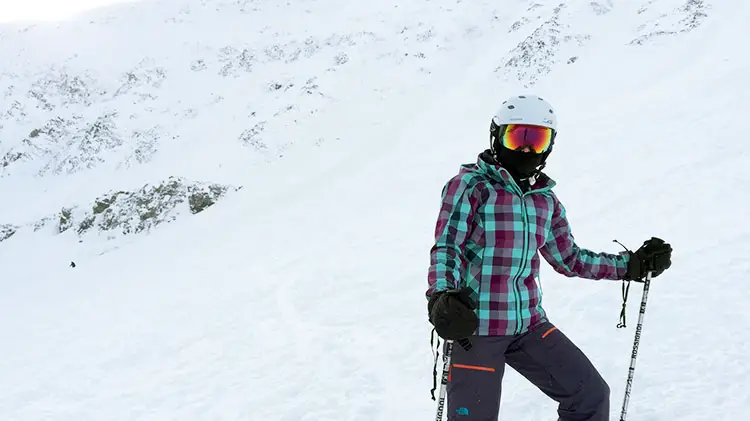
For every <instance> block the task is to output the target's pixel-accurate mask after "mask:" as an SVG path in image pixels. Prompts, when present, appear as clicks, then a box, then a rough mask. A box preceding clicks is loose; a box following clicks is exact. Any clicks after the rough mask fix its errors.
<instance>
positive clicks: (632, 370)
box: [620, 272, 651, 421]
mask: <svg viewBox="0 0 750 421" xmlns="http://www.w3.org/2000/svg"><path fill="white" fill-rule="evenodd" d="M650 285H651V272H648V274H646V281H645V282H644V283H643V298H642V299H641V310H640V311H639V312H638V325H637V326H636V327H635V341H634V342H633V353H632V354H631V356H630V368H629V369H628V381H627V383H626V384H625V398H624V400H623V402H622V412H621V413H620V421H625V417H626V416H627V414H628V403H630V390H631V389H632V387H633V376H634V375H635V359H636V357H637V356H638V346H639V345H640V343H641V330H643V315H644V314H646V300H647V299H648V288H649V286H650Z"/></svg>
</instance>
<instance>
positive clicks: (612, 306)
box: [0, 0, 750, 421]
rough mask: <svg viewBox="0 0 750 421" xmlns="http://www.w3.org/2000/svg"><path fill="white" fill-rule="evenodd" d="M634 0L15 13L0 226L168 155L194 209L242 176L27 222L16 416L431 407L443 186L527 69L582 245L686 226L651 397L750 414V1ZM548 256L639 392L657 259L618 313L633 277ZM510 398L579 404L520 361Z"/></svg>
mask: <svg viewBox="0 0 750 421" xmlns="http://www.w3.org/2000/svg"><path fill="white" fill-rule="evenodd" d="M621 3H623V2H613V1H596V2H593V1H570V2H561V3H554V2H533V1H520V0H518V1H511V2H503V4H502V5H499V4H498V3H497V2H489V1H486V2H485V1H477V2H466V1H464V2H456V1H444V0H440V1H417V2H409V3H408V4H402V3H399V2H367V3H366V4H358V3H355V2H344V1H334V0H328V1H322V0H320V1H312V0H310V1H299V2H289V4H286V3H283V4H279V3H278V2H271V1H244V2H239V1H207V0H204V1H197V0H195V1H188V0H180V1H171V2H148V1H147V2H140V3H134V4H130V5H128V4H126V5H120V6H113V7H112V8H107V9H102V10H100V11H96V12H94V13H92V14H89V15H86V16H85V17H81V18H79V19H77V20H74V21H72V22H66V23H61V24H59V25H55V24H39V25H36V26H32V27H28V26H27V25H22V26H19V25H6V26H4V27H2V34H1V35H0V54H1V55H0V63H2V65H1V66H0V73H1V74H2V79H0V98H2V100H0V114H2V117H1V118H2V120H0V124H1V125H2V128H1V129H0V156H8V155H7V154H8V153H9V152H12V155H10V156H17V154H19V153H20V154H22V156H21V157H20V158H19V159H15V160H13V162H12V163H10V164H8V165H6V166H5V167H4V169H2V170H1V171H2V173H1V174H2V178H0V198H1V199H0V200H1V201H0V203H1V204H2V205H0V239H2V236H3V234H2V232H3V231H2V230H3V228H2V226H1V225H2V224H12V225H14V226H23V224H33V223H34V222H35V221H38V220H41V219H42V218H44V217H46V216H49V215H51V214H55V215H58V216H57V219H55V222H56V223H58V224H59V223H60V222H61V221H60V220H59V214H56V212H60V211H61V209H62V208H65V209H70V208H73V207H74V206H79V207H80V209H79V210H80V212H81V213H80V215H81V216H80V218H82V220H86V219H87V218H88V217H90V216H91V215H94V214H95V209H100V210H102V211H104V210H105V208H102V207H101V206H102V205H101V204H102V203H104V204H107V203H109V202H106V200H111V199H112V197H113V194H112V193H117V192H120V191H123V192H126V193H125V196H123V195H116V196H117V197H116V198H115V199H117V198H119V197H130V196H127V195H128V194H131V193H132V194H133V196H134V197H140V196H138V195H136V194H135V193H136V192H139V191H144V192H152V191H156V188H153V189H150V188H146V187H144V186H145V185H146V184H147V183H149V185H152V186H154V185H157V183H164V182H165V181H167V180H170V179H169V177H175V178H173V179H172V180H173V181H174V180H191V181H190V182H181V183H178V184H179V185H180V186H183V187H181V188H178V189H177V191H179V192H181V193H180V194H177V195H175V196H179V197H182V198H183V203H182V204H181V205H179V206H178V205H175V207H170V208H168V211H169V212H176V213H175V214H174V215H177V214H179V212H180V211H179V209H183V211H182V214H184V215H188V214H190V213H191V212H188V209H189V208H190V206H189V204H190V203H191V201H190V199H189V197H190V196H189V195H190V193H191V192H194V191H196V190H195V189H193V190H191V187H190V186H192V184H190V183H192V182H196V183H197V182H200V183H206V184H196V185H199V186H203V187H202V188H204V189H205V190H200V191H203V192H204V193H206V194H208V193H210V192H211V191H212V190H211V188H210V187H209V186H210V185H212V183H217V184H216V185H217V186H231V187H230V188H227V190H226V195H224V196H223V198H221V199H220V200H219V201H218V202H217V204H216V205H214V206H211V207H210V208H207V209H205V210H203V211H202V212H200V213H196V214H194V215H192V216H189V217H188V216H185V217H179V218H177V217H175V218H170V220H171V222H170V223H168V224H161V225H159V227H160V228H159V229H156V230H151V231H150V232H149V234H148V235H145V233H143V232H139V233H138V234H136V235H133V236H130V237H129V238H130V240H129V241H125V240H124V239H123V238H120V237H119V236H114V237H115V238H114V239H112V240H107V239H106V238H107V237H108V236H110V234H109V233H107V232H106V231H102V235H101V237H98V236H91V235H90V234H86V235H89V237H84V238H83V241H82V242H79V241H81V239H80V238H79V236H78V235H77V233H76V232H75V231H73V230H67V231H65V232H64V233H63V234H61V235H55V234H56V233H57V232H58V231H59V230H58V231H55V230H53V229H51V228H50V229H48V230H39V231H37V232H34V231H33V229H31V228H28V229H26V230H25V231H23V230H21V231H18V233H17V234H15V235H13V236H12V237H10V238H8V239H7V240H5V241H2V242H0V288H1V290H0V291H1V292H2V293H0V308H1V309H2V310H3V311H2V313H0V314H1V316H0V343H2V345H3V352H2V355H3V358H2V359H0V419H7V420H24V421H26V420H43V419H44V420H46V419H54V420H104V419H106V420H120V419H121V420H146V419H158V420H164V419H179V420H185V419H189V420H206V419H211V420H214V419H216V420H220V419H221V420H224V419H226V420H235V419H251V420H282V421H317V420H321V421H322V420H394V419H395V420H412V419H430V417H433V416H434V403H433V402H432V401H431V400H430V399H429V389H430V387H431V385H432V379H431V374H432V373H431V370H432V355H431V354H430V348H429V325H428V323H427V322H426V317H425V311H426V309H425V307H426V306H425V302H424V299H423V292H424V289H425V287H426V268H427V264H428V252H429V247H430V245H431V241H432V238H431V235H432V230H433V225H434V221H435V217H436V216H437V210H438V209H437V206H438V200H439V194H440V189H441V188H442V185H443V183H444V181H445V180H446V179H447V178H448V177H450V176H451V175H452V174H453V173H454V172H455V171H456V170H457V168H458V165H459V164H461V163H464V162H470V161H472V160H474V159H475V156H476V154H477V153H478V152H479V151H480V150H481V149H482V148H484V147H485V145H486V143H487V127H488V124H489V118H490V116H491V114H492V112H493V111H494V110H495V108H496V107H497V106H498V103H499V101H501V100H502V99H503V98H504V97H506V96H508V95H510V94H512V93H516V92H520V91H529V90H533V91H534V92H537V93H540V94H542V95H543V96H545V97H546V99H548V100H550V101H551V102H552V103H553V104H554V105H555V106H556V108H557V111H558V114H559V118H560V124H561V127H560V135H559V137H558V142H557V144H556V148H555V152H554V154H553V156H552V157H551V158H550V165H549V168H548V173H549V174H550V175H551V176H552V177H553V178H555V179H556V180H557V181H558V183H559V186H558V188H557V193H558V196H559V197H560V198H561V200H562V201H563V202H564V203H565V205H566V208H567V210H568V214H569V217H570V219H571V223H572V224H573V228H574V232H575V234H576V238H577V240H578V242H579V243H580V245H582V246H585V247H589V248H592V249H596V250H607V251H613V252H614V251H617V250H618V248H617V246H616V245H614V244H613V243H611V240H612V239H613V238H617V239H619V240H620V241H622V242H624V243H625V244H627V245H629V246H631V247H637V246H638V245H639V244H640V242H641V241H643V240H644V239H646V238H648V237H650V236H652V235H656V236H661V237H663V238H665V239H667V240H669V241H670V242H672V244H673V246H674V248H675V255H674V265H673V268H672V269H671V270H670V271H669V272H668V273H667V274H665V275H663V276H662V277H660V278H658V279H657V280H655V281H654V283H653V286H652V291H651V295H650V301H649V306H648V310H647V314H646V324H645V326H644V332H643V336H642V342H641V347H640V353H639V360H638V369H637V371H636V379H635V383H634V389H633V395H632V400H631V406H630V408H631V409H630V418H632V419H648V420H656V421H666V420H673V419H690V420H717V419H720V420H724V419H733V420H734V419H746V418H749V417H750V393H749V392H748V386H750V380H748V379H749V378H750V365H748V364H744V362H743V361H744V359H745V355H746V354H747V352H748V351H750V340H749V339H748V338H747V337H746V335H744V330H745V329H744V326H745V325H747V324H748V323H750V314H749V313H748V312H747V310H746V309H745V308H744V304H745V303H746V302H749V301H750V288H747V287H746V283H747V279H748V277H749V276H750V263H748V261H747V257H746V256H748V255H750V242H749V241H747V238H748V235H750V222H748V221H747V220H746V219H742V218H745V217H746V214H747V211H746V210H745V209H746V207H747V206H748V205H750V193H748V190H747V189H746V188H745V184H747V182H748V181H750V180H749V179H750V176H748V173H747V172H746V171H745V169H744V168H745V167H746V166H747V164H748V163H750V154H749V153H748V152H747V151H746V150H745V149H743V147H742V145H743V143H742V140H743V138H744V132H745V130H744V127H743V121H744V118H743V117H744V114H745V113H746V112H747V111H748V110H749V109H748V107H747V105H746V104H748V102H750V89H749V88H748V87H747V85H746V84H745V81H744V79H745V75H746V74H747V72H748V70H750V59H748V58H747V57H746V54H744V53H743V51H744V44H743V40H744V39H746V38H747V36H748V32H750V28H749V27H748V26H747V25H746V22H747V21H748V19H750V6H748V5H746V4H745V2H741V1H724V2H718V1H713V2H712V1H696V0H688V1H685V0H650V1H642V2H632V3H630V2H629V3H628V4H621ZM11 86H12V88H11ZM2 95H4V96H2ZM58 121H60V123H59V124H60V125H59V126H56V124H58V123H56V122H58ZM97 125H98V126H97ZM92 127H99V128H100V129H97V130H93V132H96V133H104V134H106V136H105V137H92V136H91V133H92V130H91V128H92ZM32 133H35V134H36V136H32ZM87 136H88V137H87ZM144 145H150V146H144ZM136 151H140V153H137V152H136ZM13 154H15V155H13ZM139 156H140V157H141V158H142V159H140V160H139V159H138V158H137V157H139ZM73 163H77V165H73ZM45 168H46V169H45ZM164 185H167V186H169V185H170V184H169V182H168V181H167V182H166V183H164ZM239 187H242V188H241V189H237V188H239ZM162 190H164V189H163V188H162ZM167 190H168V189H167ZM171 196H172V195H171V194H170V197H171ZM97 206H98V207H97ZM180 206H182V207H181V208H180ZM89 208H90V209H89ZM120 209H131V207H129V204H126V203H123V204H122V207H118V208H117V210H118V211H119V210H120ZM132 209H134V210H132V211H130V212H131V213H130V214H128V215H130V216H131V217H133V216H134V215H135V217H136V218H140V216H139V215H142V214H143V213H141V211H139V210H138V207H137V206H135V207H132ZM175 209H176V210H175ZM89 211H90V213H87V212H89ZM146 211H148V209H146ZM146 211H143V212H146ZM165 212H167V211H165ZM126 213H127V212H126ZM96 215H98V214H96ZM165 215H172V214H169V213H165ZM71 260H75V262H76V263H77V267H76V268H75V269H73V268H70V267H68V263H69V262H70V261H71ZM542 275H543V278H542V282H543V286H544V292H545V294H544V299H545V303H546V304H545V308H546V309H547V312H548V313H549V315H550V316H551V318H552V321H553V322H555V323H556V324H557V325H558V326H559V327H560V328H561V329H562V330H564V331H565V332H566V334H567V335H568V336H570V337H571V338H572V339H573V340H574V341H576V343H577V344H579V346H580V347H581V348H582V349H583V350H584V351H585V352H586V353H587V355H588V356H589V357H590V359H591V360H592V361H593V362H594V363H595V364H596V365H597V367H598V368H599V369H600V371H601V372H602V374H603V375H604V377H605V378H606V379H607V380H608V381H609V383H610V386H611V388H612V418H615V416H616V414H618V413H619V404H620V402H621V398H622V393H623V389H624V383H625V376H626V374H627V366H628V363H629V356H630V351H631V346H632V340H633V327H634V324H635V323H634V320H635V316H636V314H637V307H638V305H637V302H638V299H639V295H640V294H639V293H640V288H639V287H638V286H634V287H633V288H631V294H632V296H631V305H630V306H629V313H628V314H629V320H630V323H629V328H628V329H621V330H618V329H615V325H616V323H617V317H618V314H619V309H620V304H621V303H620V284H619V283H616V282H598V283H597V282H592V281H585V280H576V279H567V278H563V277H561V276H559V275H557V274H556V273H554V272H553V271H552V270H551V269H549V268H547V267H545V268H544V269H543V274H542ZM501 411H502V412H501V419H515V420H539V419H553V418H554V417H555V413H554V405H553V403H552V402H550V401H548V400H547V398H546V397H544V396H543V395H542V394H541V393H540V392H539V391H537V390H535V389H534V388H533V387H532V386H530V385H529V384H528V383H527V382H526V381H525V380H523V379H522V378H520V376H518V375H517V374H516V373H515V372H512V371H510V372H508V374H507V377H506V380H505V387H504V398H503V403H502V408H501Z"/></svg>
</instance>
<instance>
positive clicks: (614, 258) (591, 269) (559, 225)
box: [539, 196, 630, 280]
mask: <svg viewBox="0 0 750 421" xmlns="http://www.w3.org/2000/svg"><path fill="white" fill-rule="evenodd" d="M553 200H554V206H555V209H554V211H553V215H552V225H551V228H550V232H548V234H547V242H546V243H545V244H544V246H543V247H542V248H541V249H540V250H539V251H540V252H541V254H542V256H543V257H544V259H545V260H547V262H549V264H550V265H552V267H553V268H554V269H555V270H556V271H557V272H558V273H561V274H563V275H565V276H569V277H574V276H577V277H581V278H587V279H613V280H617V279H622V278H624V277H625V271H626V270H627V268H628V261H629V260H630V256H629V255H628V254H627V253H622V254H608V253H595V252H592V251H590V250H586V249H582V248H580V247H578V245H576V243H575V239H574V238H573V234H572V233H571V231H570V225H569V223H568V218H567V217H566V214H565V208H564V207H563V205H562V204H561V203H560V201H559V200H558V199H557V197H555V196H553Z"/></svg>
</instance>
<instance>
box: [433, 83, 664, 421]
mask: <svg viewBox="0 0 750 421" xmlns="http://www.w3.org/2000/svg"><path fill="white" fill-rule="evenodd" d="M556 123H557V119H556V115H555V112H554V110H553V109H552V106H550V104H549V103H547V102H546V101H545V100H543V99H542V98H539V97H537V96H533V95H520V96H514V97H511V98H509V99H508V100H507V101H505V102H503V104H502V106H501V108H500V110H499V111H498V112H497V113H496V114H495V116H494V117H493V118H492V122H491V124H490V149H488V150H485V151H484V152H482V153H481V154H479V157H478V160H477V162H476V164H466V165H462V166H461V169H460V171H459V172H458V174H457V175H456V176H454V177H453V178H451V179H450V180H449V181H448V182H447V183H446V185H445V187H444V189H443V192H442V206H441V208H440V213H439V216H438V220H437V227H436V230H435V244H434V246H433V247H432V249H431V253H430V269H429V275H428V283H429V288H428V290H427V297H428V298H429V301H428V313H429V319H430V322H431V323H432V324H433V325H434V327H435V331H436V332H437V333H438V335H440V336H441V337H443V338H444V339H453V340H461V342H460V343H461V344H462V345H463V346H461V347H459V346H454V347H453V352H452V359H451V367H450V375H449V382H448V385H447V398H448V408H447V413H448V420H455V421H474V420H477V421H479V420H481V421H492V420H497V417H498V412H499V407H500V395H501V383H502V378H503V372H504V368H505V364H508V365H509V366H511V367H512V368H513V369H515V370H516V371H517V372H518V373H520V374H521V375H522V376H524V377H525V378H526V379H528V380H529V381H530V382H531V383H533V384H534V385H535V386H537V387H538V388H539V389H540V390H541V391H542V392H544V393H545V394H546V395H547V396H549V397H550V398H552V399H554V400H555V401H556V402H558V404H559V406H558V416H559V420H562V421H584V420H586V421H602V420H608V419H609V387H608V386H607V383H606V382H605V381H604V379H602V377H601V375H599V373H598V372H597V370H596V369H595V368H594V366H593V365H592V364H591V362H590V361H589V360H588V359H587V358H586V356H585V355H584V354H583V352H582V351H581V350H580V349H579V348H578V347H576V345H574V344H573V343H572V342H571V341H570V339H568V338H567V337H566V336H565V335H564V334H563V333H562V332H561V331H560V330H559V329H558V328H556V327H555V326H554V325H553V324H552V323H551V322H550V321H549V320H548V318H547V314H546V313H545V311H544V309H543V308H542V303H541V298H542V294H541V288H540V286H539V284H538V279H539V263H540V258H539V255H540V254H541V256H542V257H544V259H545V260H546V261H547V262H548V263H549V264H550V265H552V267H553V268H554V269H555V270H556V271H557V272H559V273H561V274H563V275H566V276H569V277H581V278H588V279H612V280H620V279H622V280H635V281H638V280H642V279H643V278H644V277H645V276H646V274H647V272H649V271H651V273H652V277H656V276H659V275H660V274H661V273H662V272H664V271H665V270H666V269H668V268H669V267H670V266H671V254H672V247H671V246H670V245H669V244H668V243H665V242H664V241H663V240H660V239H658V238H652V239H650V240H647V241H645V242H644V244H643V246H642V247H640V248H639V249H638V250H637V251H635V252H630V251H628V252H623V253H620V254H607V253H595V252H592V251H590V250H586V249H583V248H579V247H578V245H576V243H575V241H574V238H573V235H572V234H571V230H570V226H569V225H568V220H567V218H566V214H565V208H564V207H563V206H562V204H561V203H560V201H559V200H558V198H557V197H556V196H555V194H554V193H553V191H552V188H553V187H554V186H555V182H554V181H553V180H551V179H550V178H549V177H547V175H545V174H544V173H543V172H542V169H543V168H544V166H545V162H546V160H547V158H548V157H549V155H550V152H552V147H553V145H554V142H555V139H556V135H557V130H556ZM467 339H468V341H467Z"/></svg>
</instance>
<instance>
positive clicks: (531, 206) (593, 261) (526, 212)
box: [427, 156, 629, 336]
mask: <svg viewBox="0 0 750 421" xmlns="http://www.w3.org/2000/svg"><path fill="white" fill-rule="evenodd" d="M554 185H555V183H554V181H552V180H551V179H549V178H547V177H546V176H542V177H541V178H540V179H539V180H537V182H536V183H535V185H534V187H533V188H532V189H531V190H530V191H528V192H526V193H522V191H521V189H520V188H519V187H518V185H517V184H516V183H515V181H514V180H513V179H512V177H511V176H510V174H508V172H507V171H506V170H505V169H504V168H502V167H500V166H498V165H494V164H491V163H488V162H486V161H485V159H483V158H482V157H481V156H480V158H479V159H478V161H477V163H476V164H466V165H462V166H461V170H460V171H459V173H458V175H456V176H455V177H453V178H452V179H451V180H449V181H448V183H447V184H446V185H445V187H444V188H443V193H442V206H441V208H440V214H439V216H438V221H437V227H436V229H435V244H434V246H433V247H432V250H431V252H430V269H429V274H428V283H429V288H428V290H427V295H428V296H429V295H431V294H432V293H433V292H434V291H440V290H444V289H448V288H456V287H462V286H469V287H471V288H472V289H473V290H474V296H473V298H474V300H475V302H477V304H478V305H477V307H478V308H477V314H478V316H479V329H478V330H477V334H478V335H483V336H499V335H517V334H520V333H523V332H525V331H527V330H529V329H530V328H532V327H535V326H536V325H538V324H540V323H542V322H544V321H545V320H546V314H545V312H544V309H543V308H542V303H541V301H542V293H541V289H540V287H539V284H538V278H539V264H540V263H539V262H540V259H539V255H540V254H541V255H542V256H543V257H544V259H545V260H546V261H547V262H548V263H549V264H550V265H552V267H553V268H554V269H555V270H556V271H557V272H559V273H561V274H563V275H566V276H570V277H574V276H577V277H582V278H589V279H622V278H623V277H624V276H625V271H626V269H627V264H628V259H629V256H628V255H627V254H625V253H623V254H619V255H615V254H607V253H594V252H592V251H589V250H585V249H582V248H579V247H578V246H577V245H576V244H575V240H574V238H573V235H572V234H571V232H570V226H569V225H568V220H567V218H566V216H565V208H564V207H563V206H562V204H561V203H560V202H559V201H558V199H557V197H556V196H555V195H554V193H553V192H552V188H553V187H554ZM537 251H538V252H539V253H537Z"/></svg>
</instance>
